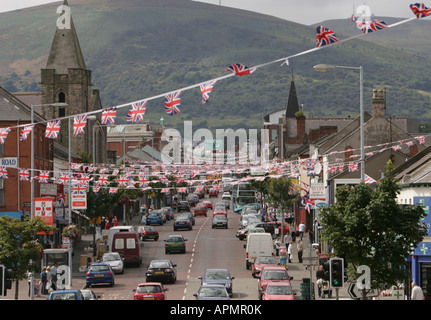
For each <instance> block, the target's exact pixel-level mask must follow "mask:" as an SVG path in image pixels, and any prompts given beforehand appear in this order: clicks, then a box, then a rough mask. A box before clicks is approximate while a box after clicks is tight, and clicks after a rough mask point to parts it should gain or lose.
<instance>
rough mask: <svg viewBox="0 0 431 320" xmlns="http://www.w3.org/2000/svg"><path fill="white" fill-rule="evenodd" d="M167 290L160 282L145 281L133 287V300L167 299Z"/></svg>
mask: <svg viewBox="0 0 431 320" xmlns="http://www.w3.org/2000/svg"><path fill="white" fill-rule="evenodd" d="M166 291H168V288H165V287H163V284H161V283H160V282H143V283H140V284H138V286H137V287H136V289H133V292H134V294H133V300H166V299H167V294H166Z"/></svg>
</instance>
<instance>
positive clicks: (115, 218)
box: [114, 216, 118, 227]
mask: <svg viewBox="0 0 431 320" xmlns="http://www.w3.org/2000/svg"><path fill="white" fill-rule="evenodd" d="M116 226H118V220H117V216H115V217H114V227H116Z"/></svg>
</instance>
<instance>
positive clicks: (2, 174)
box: [0, 166, 8, 179]
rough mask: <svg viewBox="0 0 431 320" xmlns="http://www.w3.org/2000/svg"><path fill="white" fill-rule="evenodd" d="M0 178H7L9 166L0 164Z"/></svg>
mask: <svg viewBox="0 0 431 320" xmlns="http://www.w3.org/2000/svg"><path fill="white" fill-rule="evenodd" d="M0 178H3V179H7V178H8V176H7V168H6V167H4V166H0Z"/></svg>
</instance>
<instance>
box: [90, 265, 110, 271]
mask: <svg viewBox="0 0 431 320" xmlns="http://www.w3.org/2000/svg"><path fill="white" fill-rule="evenodd" d="M90 271H91V272H100V271H109V267H108V266H102V265H97V266H90Z"/></svg>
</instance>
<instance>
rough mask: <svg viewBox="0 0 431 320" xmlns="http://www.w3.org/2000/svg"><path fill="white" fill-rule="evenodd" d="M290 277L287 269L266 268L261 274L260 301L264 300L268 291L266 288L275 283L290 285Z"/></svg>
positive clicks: (279, 267)
mask: <svg viewBox="0 0 431 320" xmlns="http://www.w3.org/2000/svg"><path fill="white" fill-rule="evenodd" d="M290 279H291V278H290V277H289V274H288V273H287V269H286V267H283V266H265V267H264V268H263V269H262V271H261V274H260V279H259V281H258V285H257V287H258V294H259V299H262V295H263V293H264V292H265V290H266V286H267V285H268V284H269V283H273V282H285V283H288V284H289V285H290Z"/></svg>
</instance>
